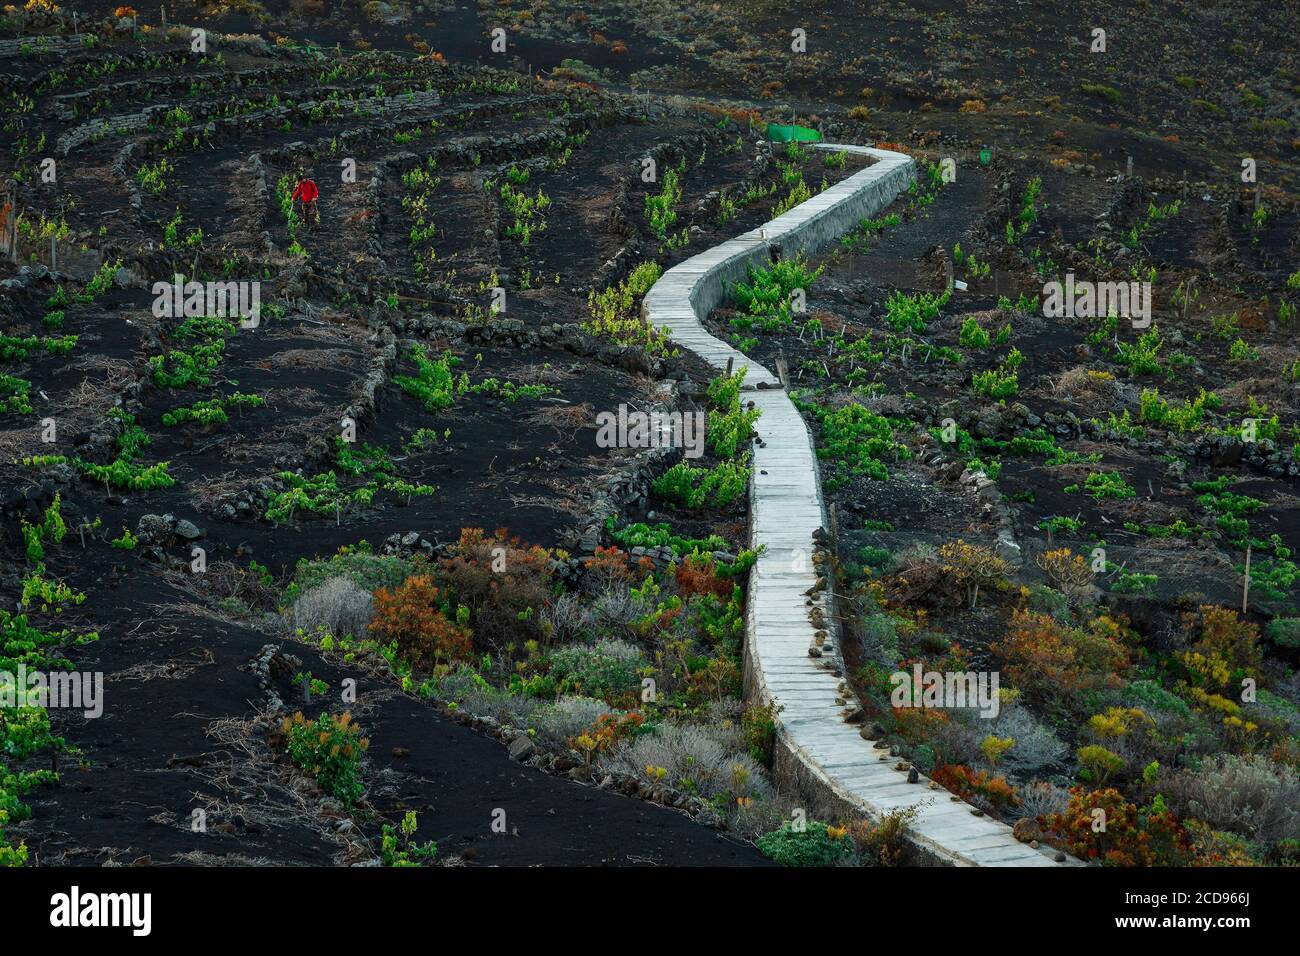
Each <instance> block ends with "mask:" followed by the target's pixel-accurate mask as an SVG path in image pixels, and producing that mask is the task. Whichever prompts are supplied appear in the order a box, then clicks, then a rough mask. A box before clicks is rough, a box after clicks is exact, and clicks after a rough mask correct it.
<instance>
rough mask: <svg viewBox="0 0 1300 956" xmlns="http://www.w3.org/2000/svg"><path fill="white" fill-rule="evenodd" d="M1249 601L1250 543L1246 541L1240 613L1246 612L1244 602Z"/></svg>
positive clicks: (1243, 614)
mask: <svg viewBox="0 0 1300 956" xmlns="http://www.w3.org/2000/svg"><path fill="white" fill-rule="evenodd" d="M1249 601H1250V543H1249V542H1247V543H1246V573H1245V575H1244V576H1243V577H1242V579H1241V613H1242V616H1243V617H1244V616H1245V614H1246V604H1247V603H1248V602H1249Z"/></svg>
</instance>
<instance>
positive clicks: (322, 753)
mask: <svg viewBox="0 0 1300 956" xmlns="http://www.w3.org/2000/svg"><path fill="white" fill-rule="evenodd" d="M280 729H281V731H282V732H283V733H284V734H285V736H286V738H287V747H288V750H289V756H290V757H292V758H293V761H294V763H296V764H297V765H298V766H300V767H302V769H304V770H306V771H307V772H308V773H310V774H311V775H312V776H313V777H315V778H316V782H317V783H318V784H320V788H321V789H322V790H324V791H325V792H326V793H328V794H329V795H330V796H332V797H333V798H334V799H336V800H338V801H339V803H341V804H343V806H345V807H352V806H355V805H356V802H357V801H358V800H359V799H360V798H361V794H362V792H363V791H364V789H365V788H364V787H363V786H362V783H361V755H362V754H363V753H365V751H366V748H367V747H369V746H370V741H369V740H367V739H366V738H365V737H362V736H361V730H360V729H359V728H358V727H357V726H356V725H355V724H353V723H352V715H351V714H350V713H348V712H346V711H345V712H344V713H343V714H341V715H340V716H338V717H331V716H330V715H329V714H321V715H320V718H319V719H317V720H308V719H307V718H305V717H303V715H302V712H301V711H300V712H298V713H296V714H294V715H293V717H286V718H284V721H283V722H282V723H281V725H280Z"/></svg>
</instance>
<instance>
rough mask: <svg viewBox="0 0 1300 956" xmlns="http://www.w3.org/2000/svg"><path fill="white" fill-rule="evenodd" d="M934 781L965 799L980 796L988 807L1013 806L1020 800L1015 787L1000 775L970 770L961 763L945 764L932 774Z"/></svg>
mask: <svg viewBox="0 0 1300 956" xmlns="http://www.w3.org/2000/svg"><path fill="white" fill-rule="evenodd" d="M932 776H933V777H934V780H935V782H936V783H938V784H939V785H940V786H941V787H945V788H947V789H948V790H951V791H952V792H953V793H955V794H957V796H959V797H964V798H966V799H967V800H969V799H972V798H979V797H982V798H983V801H982V802H984V803H987V804H988V805H989V806H990V807H1014V806H1015V805H1016V804H1017V803H1019V802H1020V798H1019V797H1017V796H1016V788H1015V787H1013V786H1011V784H1009V783H1007V781H1006V779H1005V778H1004V777H1002V776H1001V775H995V774H992V773H990V772H989V771H987V770H972V769H971V768H970V767H967V766H963V765H962V764H946V765H944V766H942V767H939V768H938V769H937V770H935V771H934V773H933V774H932Z"/></svg>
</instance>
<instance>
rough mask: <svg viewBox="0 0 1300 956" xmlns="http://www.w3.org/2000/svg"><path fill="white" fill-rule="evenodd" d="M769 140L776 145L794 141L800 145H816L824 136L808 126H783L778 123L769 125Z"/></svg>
mask: <svg viewBox="0 0 1300 956" xmlns="http://www.w3.org/2000/svg"><path fill="white" fill-rule="evenodd" d="M767 138H768V139H770V140H771V141H772V142H774V143H788V142H790V141H792V140H795V141H798V142H800V143H816V142H818V141H820V140H821V138H822V134H821V133H819V132H817V131H816V130H815V129H809V128H808V127H806V126H781V125H779V124H777V123H768V124H767Z"/></svg>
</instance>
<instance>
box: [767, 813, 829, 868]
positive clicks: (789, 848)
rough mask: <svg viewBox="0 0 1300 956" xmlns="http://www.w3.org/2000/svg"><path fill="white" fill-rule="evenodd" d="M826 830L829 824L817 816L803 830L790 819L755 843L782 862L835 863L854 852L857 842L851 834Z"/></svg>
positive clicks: (796, 864) (811, 864) (823, 864)
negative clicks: (798, 831)
mask: <svg viewBox="0 0 1300 956" xmlns="http://www.w3.org/2000/svg"><path fill="white" fill-rule="evenodd" d="M826 831H827V827H826V824H824V823H818V822H817V821H815V820H809V821H808V822H807V823H806V824H805V828H804V831H803V832H802V833H797V832H795V831H794V829H793V828H792V827H791V824H790V823H789V822H786V823H783V824H781V829H779V830H773V831H772V832H771V833H767V834H764V835H763V836H761V837H759V838H758V839H757V840H756V841H755V845H756V846H757V847H758V849H759V850H760V851H761V852H762V853H763V855H764V856H766V857H768V858H769V859H771V860H775V861H776V862H777V863H780V864H781V865H782V866H834V865H835V864H836V863H841V862H843V861H845V860H848V859H849V858H850V857H852V856H853V842H852V841H851V840H850V839H849V838H848V837H847V836H841V837H840V838H838V839H836V838H835V837H832V836H831V835H830V834H828V833H827V832H826Z"/></svg>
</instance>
